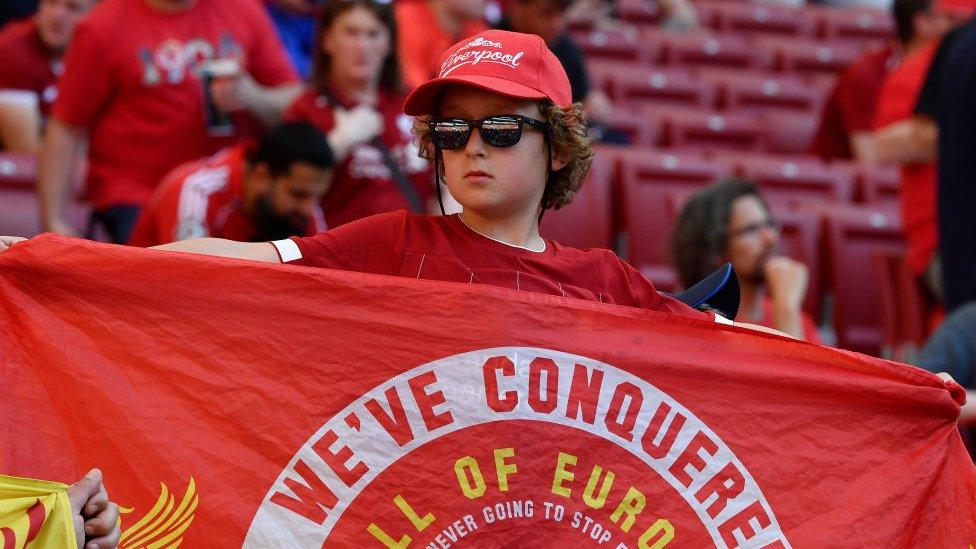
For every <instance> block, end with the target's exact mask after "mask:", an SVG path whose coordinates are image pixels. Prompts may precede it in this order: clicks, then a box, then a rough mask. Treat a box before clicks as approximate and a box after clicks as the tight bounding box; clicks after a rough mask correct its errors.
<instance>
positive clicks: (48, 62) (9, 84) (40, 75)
mask: <svg viewBox="0 0 976 549" xmlns="http://www.w3.org/2000/svg"><path fill="white" fill-rule="evenodd" d="M60 73H61V61H60V58H59V57H58V56H57V55H54V54H53V53H52V52H51V51H50V50H49V49H48V48H47V46H45V45H44V42H42V41H41V36H40V35H39V34H38V33H37V22H36V20H35V19H34V18H33V17H31V18H29V19H24V20H21V21H14V22H12V23H7V25H6V26H4V27H3V28H2V29H0V94H4V95H9V96H10V97H11V98H12V99H14V100H16V98H15V95H18V94H22V93H27V94H33V95H35V96H36V97H37V105H38V107H39V108H40V111H41V114H44V115H47V113H48V112H49V110H50V108H51V104H52V103H53V102H54V99H55V98H56V97H57V96H58V90H57V87H56V86H55V82H56V81H57V78H58V75H59V74H60ZM28 99H30V98H28Z"/></svg>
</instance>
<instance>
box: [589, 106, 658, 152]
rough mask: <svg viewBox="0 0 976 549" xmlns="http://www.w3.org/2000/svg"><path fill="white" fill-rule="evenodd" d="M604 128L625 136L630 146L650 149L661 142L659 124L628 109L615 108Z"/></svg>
mask: <svg viewBox="0 0 976 549" xmlns="http://www.w3.org/2000/svg"><path fill="white" fill-rule="evenodd" d="M605 126H606V127H607V128H609V129H611V130H614V131H617V132H620V133H623V134H624V135H626V136H627V138H628V139H630V144H631V145H635V146H640V147H651V146H655V145H657V144H658V142H659V141H660V140H661V125H660V124H658V123H653V122H651V121H650V120H647V119H646V118H644V117H642V116H641V115H640V114H637V113H635V112H633V111H631V110H629V109H623V108H615V109H614V110H613V112H612V113H611V114H610V118H609V120H607V123H606V125H605ZM591 133H592V132H591ZM594 137H599V136H594Z"/></svg>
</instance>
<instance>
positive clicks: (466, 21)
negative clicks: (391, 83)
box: [393, 0, 488, 88]
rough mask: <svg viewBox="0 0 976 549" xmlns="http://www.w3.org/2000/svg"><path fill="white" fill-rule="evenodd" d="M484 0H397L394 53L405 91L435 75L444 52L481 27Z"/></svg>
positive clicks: (395, 6) (482, 23)
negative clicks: (398, 59)
mask: <svg viewBox="0 0 976 549" xmlns="http://www.w3.org/2000/svg"><path fill="white" fill-rule="evenodd" d="M485 4H486V2H485V0H397V2H395V3H394V5H393V9H394V10H395V12H396V21H397V33H398V36H397V52H398V54H399V56H400V64H401V67H402V69H403V80H404V82H405V83H406V84H407V87H408V88H415V87H417V86H419V85H420V84H421V83H423V82H424V81H426V80H428V79H430V78H431V77H433V76H434V75H436V74H437V73H438V71H439V67H438V66H437V61H438V59H439V58H440V56H441V53H443V52H444V50H445V49H446V48H447V47H448V46H450V45H451V44H453V43H454V42H456V41H458V40H459V39H460V38H461V37H463V36H471V35H473V34H475V33H477V32H480V31H482V30H484V29H486V28H488V26H487V25H486V24H485V21H484V15H485Z"/></svg>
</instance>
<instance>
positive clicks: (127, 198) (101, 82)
mask: <svg viewBox="0 0 976 549" xmlns="http://www.w3.org/2000/svg"><path fill="white" fill-rule="evenodd" d="M121 29H138V31H137V32H136V31H133V32H120V30H121ZM300 90H301V86H300V84H299V83H298V78H297V75H296V74H295V71H294V69H293V68H292V67H291V64H290V63H289V62H288V59H287V57H286V56H285V53H284V50H283V49H282V47H281V43H280V42H279V41H278V38H277V36H276V35H275V32H274V28H273V27H272V25H271V22H270V20H269V19H268V15H267V13H265V11H264V7H263V6H262V5H261V4H259V3H258V2H257V0H205V1H204V0H104V1H102V2H101V3H99V5H98V6H96V7H95V8H94V9H93V10H92V11H91V13H90V14H89V15H88V17H86V19H85V20H84V21H83V22H82V23H81V24H80V25H79V26H78V31H77V32H76V35H75V39H74V41H73V42H72V44H71V48H70V49H69V50H68V54H67V55H66V57H65V69H64V75H63V76H62V78H61V80H60V82H59V94H58V98H57V100H56V101H55V103H54V106H53V109H52V113H51V118H50V120H49V121H48V127H47V131H46V134H45V138H44V145H43V148H42V150H41V156H40V165H39V175H38V190H39V191H40V208H41V211H40V213H41V218H42V221H43V225H44V228H45V230H48V231H54V232H59V233H62V234H68V235H74V234H78V230H77V229H76V228H75V227H72V226H70V225H69V224H68V223H67V222H66V221H65V219H64V210H65V202H66V201H67V198H68V196H67V195H68V192H69V189H70V184H69V182H70V181H71V180H72V174H71V171H72V170H71V167H72V165H73V163H74V160H75V157H76V156H78V155H79V154H80V152H81V150H82V145H83V143H84V142H85V140H86V139H88V141H89V146H88V178H87V181H86V188H85V191H86V198H87V200H88V202H90V204H91V206H92V208H93V213H92V217H91V223H90V226H89V231H88V232H89V235H91V234H92V233H93V231H94V229H96V228H100V229H104V231H105V232H106V233H107V234H108V236H109V237H110V238H111V240H112V241H113V242H120V243H121V242H126V241H127V240H128V238H129V233H130V231H131V230H132V227H133V225H134V223H135V220H136V217H137V216H138V213H139V209H140V208H141V207H142V205H143V204H145V202H146V201H147V200H148V199H149V197H150V196H151V195H152V192H153V189H154V188H155V186H156V185H157V184H158V183H159V182H160V180H162V178H163V176H164V175H166V173H167V172H169V171H170V170H171V169H173V168H174V167H176V166H177V165H179V164H181V163H183V162H187V161H190V160H194V159H197V158H200V157H202V156H206V155H209V154H213V153H214V152H216V151H217V150H219V149H220V148H221V147H225V146H228V145H230V144H232V143H234V142H235V141H237V140H238V139H239V138H240V137H241V136H243V135H246V134H248V133H250V132H255V131H257V128H258V122H257V121H255V119H254V118H251V117H249V116H243V115H237V116H231V115H230V114H229V113H230V111H235V110H243V109H246V110H247V111H248V112H249V113H250V114H252V115H253V116H254V117H255V118H256V119H258V120H260V121H261V122H263V123H264V124H266V125H273V123H274V122H275V121H277V120H279V119H280V117H281V113H282V112H283V111H284V109H285V107H286V106H287V105H288V104H289V103H290V102H291V101H292V100H293V99H294V97H295V96H296V95H297V94H298V93H299V92H300Z"/></svg>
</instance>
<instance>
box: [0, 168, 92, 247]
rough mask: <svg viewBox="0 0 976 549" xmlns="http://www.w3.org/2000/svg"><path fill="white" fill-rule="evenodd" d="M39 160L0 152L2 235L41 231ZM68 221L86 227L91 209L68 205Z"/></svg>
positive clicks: (19, 234)
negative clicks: (37, 184) (38, 186)
mask: <svg viewBox="0 0 976 549" xmlns="http://www.w3.org/2000/svg"><path fill="white" fill-rule="evenodd" d="M36 181H37V159H36V157H35V156H34V155H32V154H24V153H3V152H0V234H4V235H14V236H34V235H36V234H38V233H40V232H41V218H40V213H39V209H38V202H37V193H36V190H35V186H36ZM67 216H68V221H69V222H71V223H72V224H73V225H74V226H75V227H77V228H79V229H84V227H85V226H86V224H87V220H88V208H86V207H85V206H84V205H83V204H81V203H80V202H71V203H70V204H68V212H67Z"/></svg>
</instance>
